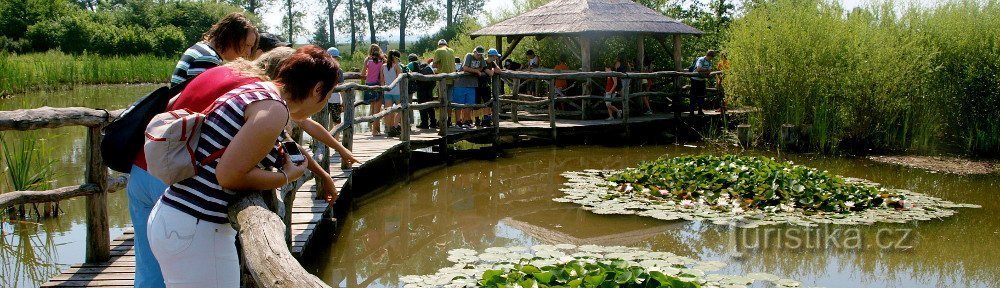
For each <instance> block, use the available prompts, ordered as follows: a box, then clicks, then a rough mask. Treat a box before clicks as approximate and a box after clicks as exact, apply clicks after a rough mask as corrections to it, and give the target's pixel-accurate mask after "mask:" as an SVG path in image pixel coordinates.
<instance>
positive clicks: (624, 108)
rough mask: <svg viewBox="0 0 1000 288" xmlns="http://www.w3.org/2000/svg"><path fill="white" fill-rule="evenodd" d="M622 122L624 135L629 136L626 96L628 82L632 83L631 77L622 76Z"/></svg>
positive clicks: (627, 96)
mask: <svg viewBox="0 0 1000 288" xmlns="http://www.w3.org/2000/svg"><path fill="white" fill-rule="evenodd" d="M621 81H622V124H623V125H625V136H626V137H631V136H632V133H631V131H630V130H631V129H630V128H629V125H628V113H629V111H628V102H629V101H628V98H629V90H630V89H629V88H630V87H629V86H630V85H629V84H632V83H631V82H632V79H629V78H622V80H621Z"/></svg>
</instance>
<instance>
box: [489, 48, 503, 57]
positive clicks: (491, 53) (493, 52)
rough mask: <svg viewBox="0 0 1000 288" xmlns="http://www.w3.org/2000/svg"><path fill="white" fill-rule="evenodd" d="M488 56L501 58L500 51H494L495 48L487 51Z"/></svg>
mask: <svg viewBox="0 0 1000 288" xmlns="http://www.w3.org/2000/svg"><path fill="white" fill-rule="evenodd" d="M486 55H487V56H497V57H500V51H497V49H494V48H490V51H487V52H486Z"/></svg>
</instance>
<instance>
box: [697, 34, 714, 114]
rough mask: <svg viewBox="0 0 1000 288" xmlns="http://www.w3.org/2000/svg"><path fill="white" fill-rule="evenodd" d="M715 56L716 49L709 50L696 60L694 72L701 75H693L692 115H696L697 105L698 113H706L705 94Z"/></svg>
mask: <svg viewBox="0 0 1000 288" xmlns="http://www.w3.org/2000/svg"><path fill="white" fill-rule="evenodd" d="M713 57H715V50H708V52H707V53H705V56H702V57H698V59H697V60H695V61H694V72H698V74H700V75H699V76H695V77H691V115H694V111H695V110H694V108H695V106H697V107H698V115H705V111H704V110H702V109H704V106H705V95H706V90H707V88H708V87H707V84H708V77H709V75H710V74H711V73H712V58H713Z"/></svg>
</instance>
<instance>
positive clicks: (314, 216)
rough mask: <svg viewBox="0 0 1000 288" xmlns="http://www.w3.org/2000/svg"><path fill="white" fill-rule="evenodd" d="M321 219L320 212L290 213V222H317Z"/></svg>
mask: <svg viewBox="0 0 1000 288" xmlns="http://www.w3.org/2000/svg"><path fill="white" fill-rule="evenodd" d="M322 219H323V215H322V214H320V213H298V214H292V224H306V223H319V221H320V220H322Z"/></svg>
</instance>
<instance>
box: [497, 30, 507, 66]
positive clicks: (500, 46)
mask: <svg viewBox="0 0 1000 288" xmlns="http://www.w3.org/2000/svg"><path fill="white" fill-rule="evenodd" d="M496 43H497V47H494V48H496V49H497V51H503V36H497V41H496ZM500 56H507V55H500ZM497 59H499V58H497ZM500 60H501V61H502V59H500ZM497 64H498V65H503V64H501V63H497Z"/></svg>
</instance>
